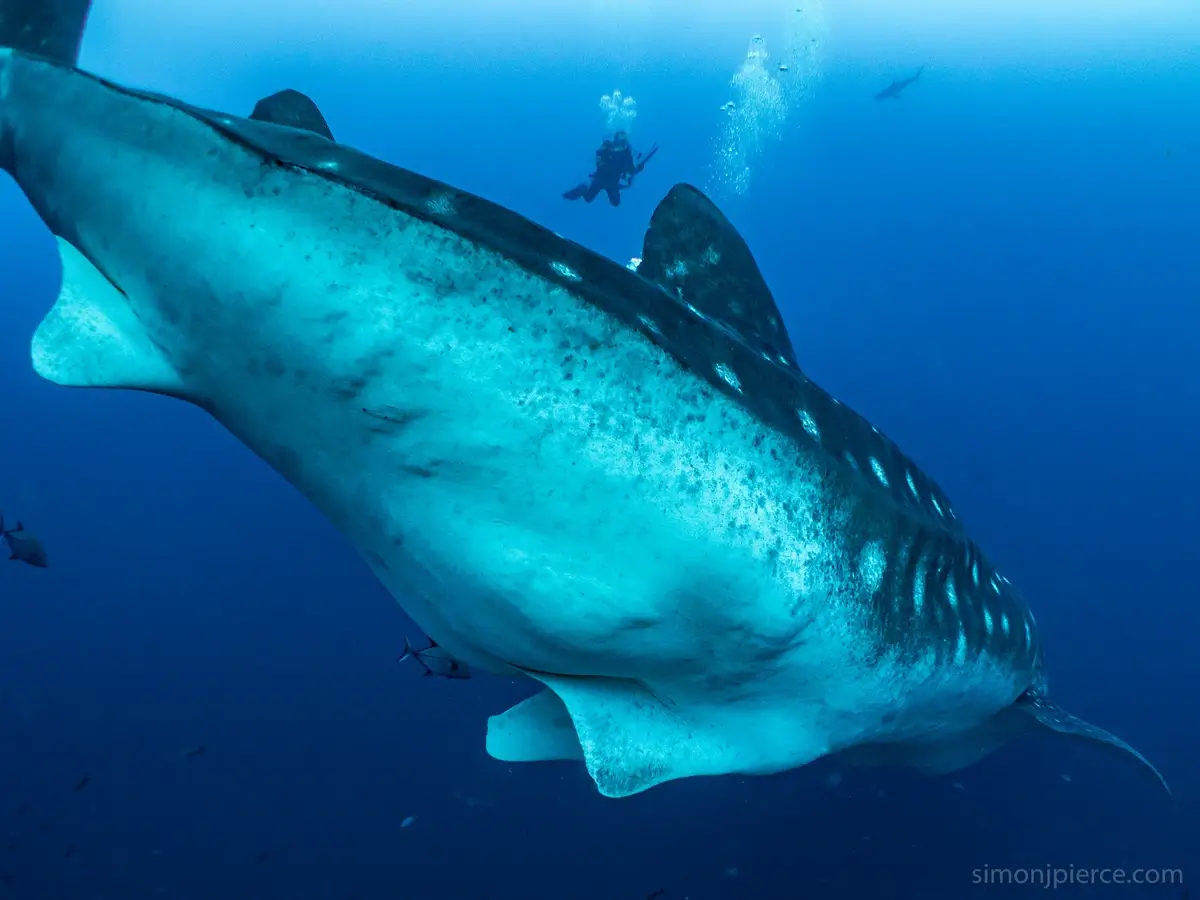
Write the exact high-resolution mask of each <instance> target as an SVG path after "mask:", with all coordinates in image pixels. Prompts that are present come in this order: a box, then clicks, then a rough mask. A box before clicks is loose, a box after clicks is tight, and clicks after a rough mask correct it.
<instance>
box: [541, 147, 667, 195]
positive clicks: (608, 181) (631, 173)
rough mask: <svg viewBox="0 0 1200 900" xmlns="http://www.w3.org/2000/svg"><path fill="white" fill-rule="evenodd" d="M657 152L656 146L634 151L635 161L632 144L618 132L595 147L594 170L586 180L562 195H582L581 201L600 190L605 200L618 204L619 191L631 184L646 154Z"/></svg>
mask: <svg viewBox="0 0 1200 900" xmlns="http://www.w3.org/2000/svg"><path fill="white" fill-rule="evenodd" d="M657 152H658V147H657V146H656V147H652V148H651V149H650V152H649V153H647V154H645V155H644V156H643V155H642V154H638V161H637V162H634V158H633V148H632V147H630V146H629V142H628V141H627V140H624V138H623V137H622V136H621V135H618V136H617V137H616V138H614V139H613V140H605V142H604V143H603V144H601V145H600V149H599V150H597V151H596V171H595V172H593V173H592V174H591V175H589V176H588V177H589V178H590V181H589V182H588V183H586V184H577V185H576V186H575V187H573V188H571V189H570V190H569V191H566V192H565V193H564V194H563V197H564V198H566V199H567V200H578V199H580V198H582V199H583V201H584V202H585V203H591V202H592V201H593V200H595V199H596V197H598V196H599V194H600V192H601V191H604V193H605V194H607V195H608V202H609V203H611V204H612V205H613V206H620V205H621V191H623V190H626V189H627V188H629V187H630V186H631V185H632V184H633V179H634V177H635V176H637V174H638V173H639V172H641V171H642V169H644V168H646V163H648V162H649V161H650V157H652V156H653V155H654V154H655V153H657Z"/></svg>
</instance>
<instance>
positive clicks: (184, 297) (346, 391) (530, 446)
mask: <svg viewBox="0 0 1200 900" xmlns="http://www.w3.org/2000/svg"><path fill="white" fill-rule="evenodd" d="M88 9H89V4H88V3H87V2H84V0H49V2H47V0H0V46H3V47H5V49H3V50H0V168H3V169H4V170H5V171H6V172H7V173H9V175H10V176H11V177H12V178H13V179H14V180H15V182H16V184H17V185H18V186H19V188H20V189H21V191H23V193H24V195H25V197H26V198H27V200H28V202H29V203H30V204H31V206H32V207H33V209H34V210H35V211H36V212H37V214H38V216H39V217H40V218H41V220H42V222H43V223H44V224H45V226H46V228H47V229H48V230H49V231H50V232H51V233H52V234H53V235H54V238H55V241H56V244H57V247H58V252H59V255H60V258H61V263H62V283H61V288H60V290H59V293H58V296H57V298H56V300H55V302H54V304H53V306H52V307H51V308H50V310H49V312H48V313H47V314H46V316H45V318H44V320H43V321H42V322H41V324H40V325H39V326H38V328H37V330H36V333H35V334H34V336H33V339H32V344H31V359H32V364H33V367H34V369H35V370H36V372H37V373H38V374H39V375H41V376H42V377H44V378H46V379H48V380H50V381H52V382H54V383H57V384H60V385H65V386H69V387H77V388H115V389H127V390H135V391H146V392H152V393H157V394H161V395H166V396H169V397H175V398H178V399H180V400H183V401H186V402H188V403H191V404H194V405H196V406H198V407H200V408H202V409H203V410H205V411H207V412H208V413H209V414H210V415H211V416H212V417H213V418H214V419H216V421H217V422H219V423H220V424H221V425H222V426H224V427H225V428H226V429H228V430H229V431H230V432H231V433H232V434H233V435H235V436H236V437H237V438H238V439H239V440H241V441H242V442H243V443H244V444H245V445H246V446H247V447H248V448H250V449H251V450H252V451H253V452H254V453H255V454H257V456H258V457H260V458H261V459H262V460H263V461H264V462H265V463H266V464H267V465H269V466H271V467H272V468H274V469H275V470H276V471H277V472H279V473H280V474H281V475H282V476H283V477H284V478H285V479H287V481H289V482H290V483H291V484H292V485H294V486H295V487H296V489H298V490H299V491H300V492H301V493H302V494H303V495H304V496H305V497H307V498H308V499H309V500H310V501H311V502H312V503H313V505H314V506H315V507H316V508H317V509H318V510H320V512H321V513H323V514H324V515H325V516H326V517H327V518H328V519H329V520H330V521H331V522H332V524H333V525H334V526H335V527H336V528H337V529H338V530H339V531H340V532H341V534H343V535H344V536H345V538H346V540H347V541H348V542H349V543H350V544H352V545H353V546H354V547H355V548H356V549H357V550H358V551H359V553H360V554H361V556H362V557H363V559H364V560H365V561H366V564H367V565H368V566H369V567H370V568H371V569H372V571H373V572H374V573H375V575H376V576H377V577H378V579H379V581H380V582H381V583H382V584H383V585H384V587H385V588H386V589H387V590H388V591H389V592H390V593H391V594H392V596H393V597H394V598H395V599H396V601H397V602H398V603H399V604H400V605H401V606H402V607H403V609H404V611H405V612H406V613H407V614H408V615H409V617H410V618H411V619H412V620H413V621H414V622H415V623H416V624H417V625H419V626H420V628H421V629H422V630H423V631H424V632H425V633H426V634H427V635H429V636H430V637H431V639H432V640H434V641H436V644H437V646H438V647H439V648H441V649H442V650H443V651H444V652H445V654H446V655H447V657H448V658H452V659H454V660H455V661H456V662H458V663H460V664H462V665H463V666H465V667H469V668H470V669H472V670H479V671H486V672H491V673H498V674H504V675H508V676H521V677H523V678H526V679H528V680H529V683H530V687H531V688H534V689H536V692H535V693H533V694H532V696H530V697H529V698H528V699H526V700H524V701H522V702H521V703H518V704H517V705H516V706H514V707H512V708H511V709H508V710H507V711H504V712H501V713H499V714H498V715H496V716H493V717H492V718H491V719H490V720H489V721H488V723H487V733H486V741H485V746H486V749H487V752H488V753H489V754H490V755H491V756H492V757H494V758H496V759H499V760H506V761H528V762H534V761H541V760H576V761H581V762H582V763H583V764H584V766H585V767H586V770H587V772H588V774H589V775H590V777H591V779H592V780H593V782H594V784H595V786H596V788H597V789H598V790H599V792H600V793H601V794H603V795H605V796H608V797H625V796H629V795H633V794H637V793H639V792H641V791H644V790H647V789H649V788H651V787H653V786H655V785H658V784H661V783H664V782H668V781H672V780H676V779H682V778H687V777H694V776H719V775H726V774H734V773H738V774H762V775H765V774H770V773H776V772H781V771H785V770H789V769H793V768H796V767H799V766H803V765H805V764H808V763H810V762H812V761H814V760H816V759H819V758H822V757H826V756H831V755H840V756H842V757H844V758H845V759H847V760H850V761H856V762H860V763H863V764H873V765H905V766H912V767H914V768H916V769H918V770H921V771H926V772H946V771H953V770H954V769H957V768H961V767H963V766H965V765H969V764H970V763H972V762H974V761H975V760H977V759H979V758H981V757H982V756H984V755H986V754H988V753H991V752H992V751H994V750H996V749H997V748H999V747H1000V746H1001V745H1002V744H1004V743H1006V742H1008V741H1010V740H1012V739H1014V738H1016V737H1018V736H1020V735H1023V734H1027V733H1030V732H1035V731H1038V730H1041V731H1047V730H1048V731H1052V732H1056V733H1060V734H1064V735H1068V736H1072V737H1076V738H1080V739H1083V740H1087V741H1090V742H1093V743H1096V744H1098V745H1100V746H1103V747H1106V748H1109V749H1111V750H1114V751H1118V752H1120V753H1121V754H1123V755H1125V756H1128V757H1130V758H1132V759H1134V760H1137V761H1138V762H1139V763H1141V764H1142V766H1143V770H1144V771H1147V772H1149V773H1151V774H1152V775H1153V776H1155V777H1156V778H1158V779H1159V781H1162V780H1161V777H1160V776H1159V775H1158V772H1157V770H1155V769H1154V767H1153V766H1152V765H1151V764H1150V763H1149V762H1148V761H1147V760H1146V759H1145V758H1144V757H1143V756H1142V755H1141V754H1139V753H1138V752H1137V751H1136V750H1134V749H1133V748H1132V747H1130V746H1129V745H1128V744H1126V743H1124V742H1123V741H1121V740H1120V739H1118V738H1117V737H1115V736H1113V735H1111V734H1109V733H1108V732H1106V731H1103V730H1101V729H1100V728H1098V727H1095V726H1092V725H1090V724H1088V723H1086V722H1084V721H1082V720H1081V719H1078V718H1076V717H1074V716H1072V715H1070V714H1069V713H1067V712H1066V711H1065V710H1063V709H1062V708H1060V707H1059V706H1057V705H1056V704H1055V703H1054V702H1053V701H1052V700H1051V698H1050V695H1049V692H1048V686H1047V677H1046V666H1045V659H1044V651H1043V645H1042V640H1041V637H1040V635H1039V632H1038V628H1037V624H1036V622H1035V620H1034V617H1033V615H1032V614H1031V613H1030V610H1029V607H1028V605H1027V604H1026V603H1025V601H1024V600H1023V599H1022V596H1021V595H1020V593H1019V592H1018V590H1017V588H1016V587H1015V586H1014V585H1013V584H1012V583H1011V582H1010V580H1009V579H1008V578H1007V577H1006V576H1005V575H1003V574H1002V573H1001V571H1000V570H999V569H997V567H996V566H994V565H993V564H992V562H991V561H990V560H989V558H988V557H987V556H986V555H985V553H984V552H983V551H982V549H981V548H980V547H979V546H978V545H977V544H976V543H975V542H974V541H973V540H972V539H971V537H970V536H969V534H968V532H967V530H966V528H965V526H964V524H963V523H962V521H961V520H960V519H959V517H958V515H957V514H956V512H955V509H954V507H953V505H952V503H951V502H950V499H949V498H948V496H947V495H946V493H945V492H944V491H943V490H942V489H941V488H940V487H939V486H938V485H937V484H936V483H935V482H934V481H933V480H932V479H931V478H930V477H929V476H928V475H926V474H925V473H923V472H922V471H921V470H920V468H918V466H917V465H915V464H914V463H913V461H912V460H911V459H910V458H909V457H908V456H907V455H905V454H904V453H903V452H902V451H901V449H900V448H899V447H898V446H897V445H896V444H895V443H894V442H893V441H891V440H890V439H889V438H887V437H886V436H885V435H884V434H882V433H881V432H880V431H879V430H878V429H877V428H875V427H874V426H873V425H871V423H870V422H869V421H867V419H865V418H864V417H863V416H861V415H859V414H858V413H856V412H855V411H854V410H852V409H851V408H850V407H849V406H847V405H845V404H843V403H841V402H839V401H838V400H837V399H835V398H834V397H833V396H831V395H830V394H829V393H828V392H826V391H825V390H824V389H822V388H821V387H820V386H819V385H818V384H817V383H815V382H814V381H813V380H812V379H811V378H809V377H808V376H807V375H806V374H805V373H804V371H803V370H802V367H801V365H800V361H799V360H798V358H797V354H796V352H795V349H794V347H793V345H792V342H791V340H790V338H789V336H788V333H787V329H786V326H785V323H784V319H783V316H782V315H781V312H780V309H779V306H778V304H777V303H776V301H775V299H774V298H773V296H772V294H771V291H770V289H769V287H768V285H767V284H766V282H765V280H764V278H763V276H762V275H761V273H760V271H759V269H758V266H757V264H756V262H755V260H754V257H753V255H752V253H751V251H750V250H749V248H748V247H747V245H746V243H745V242H744V241H743V240H742V238H741V237H740V236H739V234H738V233H737V231H736V229H735V228H734V227H733V225H732V224H731V223H730V222H729V220H728V219H727V218H725V216H724V215H722V213H721V212H720V211H719V210H718V209H717V208H716V207H715V206H714V205H713V204H712V203H711V202H710V201H709V200H708V199H707V198H706V197H704V196H703V195H702V194H701V193H700V192H699V191H697V190H696V189H694V188H692V187H690V186H688V185H677V186H676V187H674V188H672V189H671V191H670V192H669V193H668V194H667V196H666V198H665V199H664V200H663V201H662V203H661V204H660V206H659V207H658V209H657V210H656V211H655V213H654V215H653V217H652V218H651V221H650V225H649V228H648V229H647V231H646V235H645V240H644V246H643V249H642V254H641V263H640V264H639V265H638V266H636V268H634V267H630V266H626V265H622V264H619V263H617V262H614V261H613V260H610V259H608V258H605V257H603V256H601V255H599V254H596V253H594V252H592V251H590V250H588V249H586V248H585V247H582V246H580V245H579V244H576V243H574V242H572V241H570V240H567V239H564V238H562V237H559V236H557V235H556V234H554V233H552V232H551V231H549V230H547V229H545V228H543V227H541V226H539V225H537V224H535V223H533V222H531V221H529V220H528V219H525V218H524V217H522V216H520V215H518V214H517V213H515V212H513V211H511V210H508V209H506V208H504V207H501V206H499V205H497V204H494V203H491V202H489V201H487V200H485V199H483V198H481V197H478V196H474V195H472V194H470V193H467V192H465V191H462V190H458V189H456V188H454V187H452V186H450V185H447V184H444V183H441V182H438V181H435V180H432V179H429V178H425V177H423V176H421V175H419V174H417V173H415V172H411V171H408V170H405V169H403V168H399V167H397V166H394V165H390V164H388V163H386V162H383V161H381V160H379V159H376V158H373V157H371V156H368V155H367V154H364V153H361V152H359V151H357V150H355V149H353V148H352V147H349V146H346V145H345V144H342V143H340V142H338V141H336V140H335V139H334V134H333V132H332V131H331V130H330V128H329V126H328V123H327V122H326V120H325V117H324V116H323V115H322V114H321V112H320V110H319V109H318V108H317V106H316V104H315V103H313V102H312V101H311V99H310V98H308V97H307V96H306V95H304V94H301V93H300V92H298V91H293V90H290V89H289V90H285V91H281V92H280V93H278V94H275V95H272V96H271V97H268V98H264V99H263V100H262V101H260V102H258V103H257V104H255V106H254V113H253V114H252V115H251V116H249V117H241V116H236V115H231V114H228V113H224V112H220V111H214V110H207V109H203V108H199V107H196V106H192V105H189V104H187V103H185V102H183V101H181V100H178V99H175V98H172V97H168V96H163V95H158V94H154V93H150V92H147V91H143V90H136V89H133V88H130V87H125V86H121V85H119V84H115V83H113V82H111V81H109V80H107V79H105V78H103V77H100V76H98V75H96V74H92V73H89V72H86V71H83V70H81V69H80V68H79V67H78V53H79V46H80V42H81V40H82V35H83V29H84V25H85V22H86V19H87V13H88ZM1162 784H1163V785H1164V786H1165V784H1166V783H1165V782H1162Z"/></svg>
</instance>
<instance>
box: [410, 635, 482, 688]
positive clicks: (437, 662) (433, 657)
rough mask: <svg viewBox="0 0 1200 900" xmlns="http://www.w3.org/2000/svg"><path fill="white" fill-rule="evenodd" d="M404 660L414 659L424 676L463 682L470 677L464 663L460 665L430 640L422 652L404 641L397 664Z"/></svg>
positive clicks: (469, 671)
mask: <svg viewBox="0 0 1200 900" xmlns="http://www.w3.org/2000/svg"><path fill="white" fill-rule="evenodd" d="M406 659H415V660H416V661H417V663H418V664H419V665H420V666H421V668H422V669H424V670H425V675H426V676H429V675H437V676H440V677H442V678H455V679H459V680H464V679H467V678H470V677H471V670H470V669H468V668H467V664H466V663H460V662H459V661H458V660H457V659H455V658H454V657H453V656H451V655H450V654H449V653H447V652H446V651H445V650H443V649H442V648H441V647H439V646H438V645H437V641H435V640H433V639H432V638H431V639H430V641H429V646H428V647H426V648H425V649H423V650H418V649H417V648H416V647H414V646H413V645H412V644H410V643H409V642H408V638H407V637H406V638H405V639H404V652H403V653H402V654H401V655H400V659H399V662H404V661H405V660H406Z"/></svg>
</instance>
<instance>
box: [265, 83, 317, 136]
mask: <svg viewBox="0 0 1200 900" xmlns="http://www.w3.org/2000/svg"><path fill="white" fill-rule="evenodd" d="M250 118H251V119H255V120H257V121H259V122H271V123H273V124H275V125H287V126H288V127H289V128H299V129H300V130H301V131H311V132H312V133H313V134H319V135H320V136H321V137H323V138H329V140H331V141H332V140H333V132H332V131H330V130H329V123H327V122H326V121H325V117H324V116H323V115H321V110H320V109H319V108H318V107H317V104H316V103H314V102H313V101H312V98H311V97H309V96H308V95H307V94H302V93H300V92H299V91H293V90H291V89H290V88H289V89H287V90H282V91H277V92H275V93H274V94H271V95H270V96H269V97H263V98H262V99H261V100H259V101H258V102H257V103H255V104H254V112H252V113H250Z"/></svg>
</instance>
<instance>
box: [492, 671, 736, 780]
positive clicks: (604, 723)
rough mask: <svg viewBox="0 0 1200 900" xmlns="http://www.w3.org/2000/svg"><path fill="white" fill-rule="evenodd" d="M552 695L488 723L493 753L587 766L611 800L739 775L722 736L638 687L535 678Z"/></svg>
mask: <svg viewBox="0 0 1200 900" xmlns="http://www.w3.org/2000/svg"><path fill="white" fill-rule="evenodd" d="M528 674H529V675H530V676H531V677H533V678H536V679H537V680H538V681H540V682H542V683H543V684H545V685H546V686H547V687H548V688H549V689H550V690H548V691H544V692H542V693H541V694H538V695H537V696H535V697H532V698H530V699H529V700H526V701H525V702H523V703H520V704H518V705H517V706H515V707H513V708H512V709H510V710H509V711H508V712H506V713H503V714H501V715H499V716H493V717H492V718H491V719H490V720H489V721H488V738H487V748H488V753H489V754H490V755H491V756H493V757H495V758H496V759H502V760H505V761H510V762H533V761H536V760H547V759H582V760H583V762H584V764H585V765H586V766H587V770H588V774H589V775H591V776H592V780H593V781H594V782H595V783H596V787H597V789H598V790H599V791H600V793H601V794H603V795H604V796H605V797H628V796H630V795H631V794H637V793H640V792H641V791H644V790H647V789H648V788H652V787H654V786H655V785H656V784H662V783H663V782H664V781H672V780H674V779H676V778H687V777H689V776H692V775H719V774H724V773H726V772H730V771H734V770H735V769H736V768H737V766H736V764H735V763H736V760H735V758H734V756H735V755H734V753H733V751H732V748H731V747H730V746H729V745H728V744H726V743H725V741H724V740H723V739H722V737H721V734H722V730H721V728H720V727H717V726H715V725H713V723H709V722H705V721H704V720H703V716H701V717H700V718H697V715H695V713H696V711H694V710H693V711H691V712H690V713H682V712H680V711H679V710H677V709H674V708H672V707H670V706H668V705H667V704H665V703H663V702H662V701H661V700H659V699H658V697H657V696H655V694H654V693H653V692H652V691H650V690H649V689H647V688H646V687H644V686H643V685H641V684H640V683H638V682H636V681H631V680H628V679H618V678H598V677H585V676H574V675H548V674H544V673H539V672H529V673H528Z"/></svg>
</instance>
